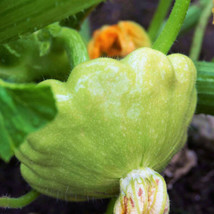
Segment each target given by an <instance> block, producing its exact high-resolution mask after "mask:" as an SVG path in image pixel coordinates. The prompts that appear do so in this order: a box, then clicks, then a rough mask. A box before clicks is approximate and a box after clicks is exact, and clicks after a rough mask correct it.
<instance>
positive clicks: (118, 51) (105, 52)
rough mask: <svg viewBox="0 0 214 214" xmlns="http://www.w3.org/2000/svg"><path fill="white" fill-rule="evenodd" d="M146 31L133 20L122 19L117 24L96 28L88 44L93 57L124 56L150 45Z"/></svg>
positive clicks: (90, 54)
mask: <svg viewBox="0 0 214 214" xmlns="http://www.w3.org/2000/svg"><path fill="white" fill-rule="evenodd" d="M150 46H151V42H150V39H149V37H148V35H147V33H146V31H145V30H144V29H143V28H142V27H141V26H140V25H139V24H137V23H135V22H132V21H120V22H119V23H118V24H116V25H111V26H109V25H106V26H103V27H102V28H101V29H99V30H96V31H95V32H94V34H93V38H92V40H91V41H90V42H89V45H88V52H89V56H90V58H91V59H95V58H98V57H100V56H108V57H116V56H118V57H124V56H126V55H127V54H129V53H131V52H132V51H134V50H135V49H137V48H140V47H150Z"/></svg>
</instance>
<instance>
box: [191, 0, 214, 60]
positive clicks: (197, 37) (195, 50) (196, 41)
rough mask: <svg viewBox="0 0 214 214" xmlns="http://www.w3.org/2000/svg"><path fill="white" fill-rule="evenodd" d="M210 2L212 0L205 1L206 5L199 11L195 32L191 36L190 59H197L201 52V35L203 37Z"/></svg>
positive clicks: (209, 13)
mask: <svg viewBox="0 0 214 214" xmlns="http://www.w3.org/2000/svg"><path fill="white" fill-rule="evenodd" d="M212 4H213V0H209V1H208V2H207V5H206V7H205V8H204V10H203V11H202V13H201V17H200V19H199V22H198V25H197V27H196V30H195V34H194V37H193V42H192V46H191V49H190V55H189V56H190V58H192V60H198V58H199V55H200V52H201V47H202V42H203V37H204V32H205V29H206V26H207V24H208V20H209V17H210V16H211V11H212Z"/></svg>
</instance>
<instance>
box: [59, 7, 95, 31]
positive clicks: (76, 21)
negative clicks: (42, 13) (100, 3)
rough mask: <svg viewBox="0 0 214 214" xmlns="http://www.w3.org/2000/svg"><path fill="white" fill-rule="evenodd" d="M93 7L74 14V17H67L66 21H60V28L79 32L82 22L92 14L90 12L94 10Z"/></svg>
mask: <svg viewBox="0 0 214 214" xmlns="http://www.w3.org/2000/svg"><path fill="white" fill-rule="evenodd" d="M95 6H96V5H95ZM95 6H92V7H89V8H87V9H85V10H83V11H80V12H78V13H77V14H74V15H72V16H70V17H68V18H67V19H64V20H62V21H61V22H60V24H61V25H62V26H66V27H70V28H73V29H76V30H80V28H81V25H82V23H83V21H84V20H85V18H86V17H87V16H88V15H89V14H90V13H91V12H92V10H93V9H94V8H95Z"/></svg>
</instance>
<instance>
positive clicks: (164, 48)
mask: <svg viewBox="0 0 214 214" xmlns="http://www.w3.org/2000/svg"><path fill="white" fill-rule="evenodd" d="M190 1H191V0H176V2H175V4H174V7H173V10H172V12H171V14H170V16H169V19H168V21H167V23H166V25H165V27H164V29H163V30H162V32H161V33H160V35H159V37H158V38H157V40H156V41H155V43H154V45H153V49H156V50H159V51H161V52H163V53H164V54H167V53H168V51H169V50H170V48H171V46H172V45H173V43H174V41H175V40H176V37H177V35H178V33H179V31H180V29H181V26H182V24H183V21H184V19H185V16H186V13H187V10H188V7H189V4H190Z"/></svg>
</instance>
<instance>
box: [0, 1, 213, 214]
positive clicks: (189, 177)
mask: <svg viewBox="0 0 214 214" xmlns="http://www.w3.org/2000/svg"><path fill="white" fill-rule="evenodd" d="M157 2H158V1H157V0H143V1H142V0H111V1H109V2H108V3H106V4H102V5H100V6H99V7H98V8H97V9H96V11H95V12H94V13H93V14H92V16H91V23H92V24H91V28H92V30H94V29H96V28H98V27H100V26H102V25H103V24H114V23H116V22H117V21H118V20H134V21H136V22H138V23H140V24H142V25H143V26H145V28H147V27H148V24H149V21H150V20H151V17H152V14H153V12H154V10H155V8H156V6H157ZM192 35H193V32H192V31H190V32H189V33H188V34H186V35H184V36H182V37H181V38H179V39H178V40H177V41H176V43H175V44H174V46H173V48H172V52H179V53H184V54H188V52H189V47H190V44H191V39H192ZM213 38H214V25H211V21H210V24H209V26H208V28H207V31H206V35H205V38H204V42H203V48H202V53H201V56H200V59H201V60H211V59H212V58H214V41H213ZM185 150H186V151H191V153H190V154H191V155H190V156H188V157H184V156H183V155H181V156H180V157H179V158H178V159H179V160H178V161H177V160H175V162H172V163H171V165H170V166H169V168H168V170H169V171H170V170H171V171H170V172H169V171H168V172H167V171H166V172H165V176H166V180H167V182H168V183H169V187H170V189H169V197H170V204H171V211H170V213H171V214H214V118H213V117H210V116H204V115H202V116H201V115H200V116H196V117H195V118H194V119H193V123H192V125H191V126H190V129H189V139H188V142H187V147H186V149H185ZM182 154H184V153H182ZM188 154H189V153H188ZM188 164H189V166H190V167H187V166H188ZM179 170H180V171H179ZM170 173H171V174H170ZM29 189H30V187H29V186H28V184H26V182H25V181H24V180H23V179H22V177H21V175H20V172H19V162H18V161H17V160H16V159H15V158H13V159H12V160H11V162H10V163H9V164H5V163H4V162H0V196H1V195H10V196H14V197H16V196H20V195H22V194H24V193H26V192H27V191H28V190H29ZM107 204H108V200H95V201H90V202H84V203H83V202H81V203H70V202H64V201H60V200H56V199H53V198H49V197H46V196H40V197H39V199H38V200H36V201H35V202H34V203H32V204H31V205H30V206H27V207H26V208H24V209H22V210H20V209H19V210H5V209H0V214H103V213H104V212H105V210H106V207H107Z"/></svg>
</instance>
